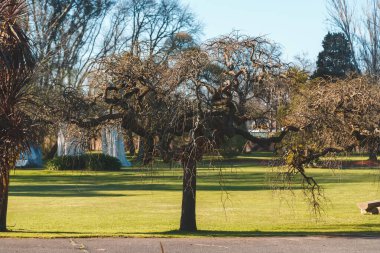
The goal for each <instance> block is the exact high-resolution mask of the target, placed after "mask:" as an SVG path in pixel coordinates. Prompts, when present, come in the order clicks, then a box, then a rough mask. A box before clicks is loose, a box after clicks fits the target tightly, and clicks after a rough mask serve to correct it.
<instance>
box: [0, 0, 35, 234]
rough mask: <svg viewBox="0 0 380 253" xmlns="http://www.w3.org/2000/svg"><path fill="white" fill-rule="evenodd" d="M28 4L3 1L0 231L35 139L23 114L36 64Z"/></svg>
mask: <svg viewBox="0 0 380 253" xmlns="http://www.w3.org/2000/svg"><path fill="white" fill-rule="evenodd" d="M25 12H26V4H25V2H24V1H22V0H4V1H1V2H0V231H5V230H6V221H7V207H8V188H9V172H10V170H11V169H13V168H14V166H15V163H16V159H17V158H18V157H19V155H20V153H21V152H23V151H26V150H27V149H28V147H29V143H30V142H29V141H30V140H33V136H34V135H33V131H32V128H33V123H32V121H31V118H30V117H29V116H28V115H27V114H26V113H25V112H24V107H25V106H27V103H28V100H29V97H28V96H29V90H30V89H29V88H30V83H31V80H30V78H31V73H32V71H33V67H34V65H35V61H34V56H33V54H32V52H31V50H30V46H29V40H28V38H27V36H26V35H25V33H24V29H25V26H26V20H25V19H24V17H25Z"/></svg>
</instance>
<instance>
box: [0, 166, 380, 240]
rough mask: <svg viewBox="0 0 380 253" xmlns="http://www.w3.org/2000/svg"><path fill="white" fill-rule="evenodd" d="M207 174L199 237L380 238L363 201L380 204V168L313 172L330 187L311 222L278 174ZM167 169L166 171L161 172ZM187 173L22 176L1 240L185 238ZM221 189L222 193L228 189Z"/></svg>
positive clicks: (377, 219) (260, 170) (247, 169)
mask: <svg viewBox="0 0 380 253" xmlns="http://www.w3.org/2000/svg"><path fill="white" fill-rule="evenodd" d="M228 164H229V166H227V167H225V168H223V169H222V170H220V168H219V166H216V167H214V168H209V166H208V163H207V162H206V163H204V166H205V167H203V168H200V169H199V171H198V173H199V180H198V193H197V221H198V229H199V230H202V231H201V232H200V233H197V234H194V235H195V236H260V235H289V234H315V233H351V234H352V233H373V232H379V233H380V216H376V215H361V214H360V211H359V209H358V208H357V207H356V203H357V202H361V201H366V200H375V199H380V186H379V184H378V177H379V175H380V174H379V172H378V171H377V170H376V169H345V170H334V171H332V170H329V169H311V170H310V169H309V172H310V173H312V174H313V175H314V176H316V177H317V178H318V180H319V182H320V183H321V185H322V186H323V187H324V188H325V195H326V197H327V199H328V200H327V201H326V202H325V206H324V208H325V212H324V214H323V215H322V216H321V217H320V218H319V219H318V221H317V220H316V219H315V216H313V215H311V213H310V211H309V209H308V205H307V204H306V203H305V201H304V198H303V197H302V194H301V192H300V190H295V191H294V195H293V194H291V193H289V192H284V193H274V192H273V191H272V190H271V188H270V183H269V178H270V173H271V168H268V167H265V166H263V165H257V166H256V165H254V164H247V162H245V163H243V164H241V166H238V165H236V164H233V163H228ZM160 167H162V166H160ZM181 185H182V182H181V169H180V168H179V167H178V165H175V166H174V168H172V169H168V168H160V169H152V170H141V169H137V168H133V169H124V170H123V171H121V172H56V171H43V170H16V171H15V172H13V173H12V175H11V189H10V191H11V193H10V199H9V216H8V227H9V229H10V230H11V231H10V232H7V233H1V234H0V236H12V237H68V236H70V237H72V236H78V237H81V236H184V234H181V233H178V232H177V231H176V230H177V229H178V227H179V219H180V208H181ZM221 186H222V189H221Z"/></svg>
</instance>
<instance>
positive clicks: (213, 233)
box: [131, 230, 380, 238]
mask: <svg viewBox="0 0 380 253" xmlns="http://www.w3.org/2000/svg"><path fill="white" fill-rule="evenodd" d="M131 234H136V235H138V234H142V235H144V234H146V235H154V236H163V237H187V236H195V237H291V236H297V237H306V236H328V237H365V238H367V237H369V238H380V232H373V231H361V232H352V231H341V232H309V231H260V230H247V231H219V230H198V231H197V232H182V231H179V230H170V231H165V232H151V233H131Z"/></svg>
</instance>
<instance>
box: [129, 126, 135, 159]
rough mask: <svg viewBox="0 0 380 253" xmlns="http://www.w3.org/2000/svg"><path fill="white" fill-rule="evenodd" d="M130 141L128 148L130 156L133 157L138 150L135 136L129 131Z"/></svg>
mask: <svg viewBox="0 0 380 253" xmlns="http://www.w3.org/2000/svg"><path fill="white" fill-rule="evenodd" d="M127 136H128V139H127V146H128V149H129V154H130V155H131V156H134V155H135V153H136V149H135V144H134V143H133V135H132V132H131V131H128V134H127Z"/></svg>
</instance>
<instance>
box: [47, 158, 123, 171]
mask: <svg viewBox="0 0 380 253" xmlns="http://www.w3.org/2000/svg"><path fill="white" fill-rule="evenodd" d="M46 168H47V169H48V170H88V171H117V170H120V168H121V164H120V161H119V160H118V159H117V158H115V157H112V156H108V155H104V154H85V155H78V156H60V157H55V158H54V159H52V160H50V161H49V162H48V163H47V164H46Z"/></svg>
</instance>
